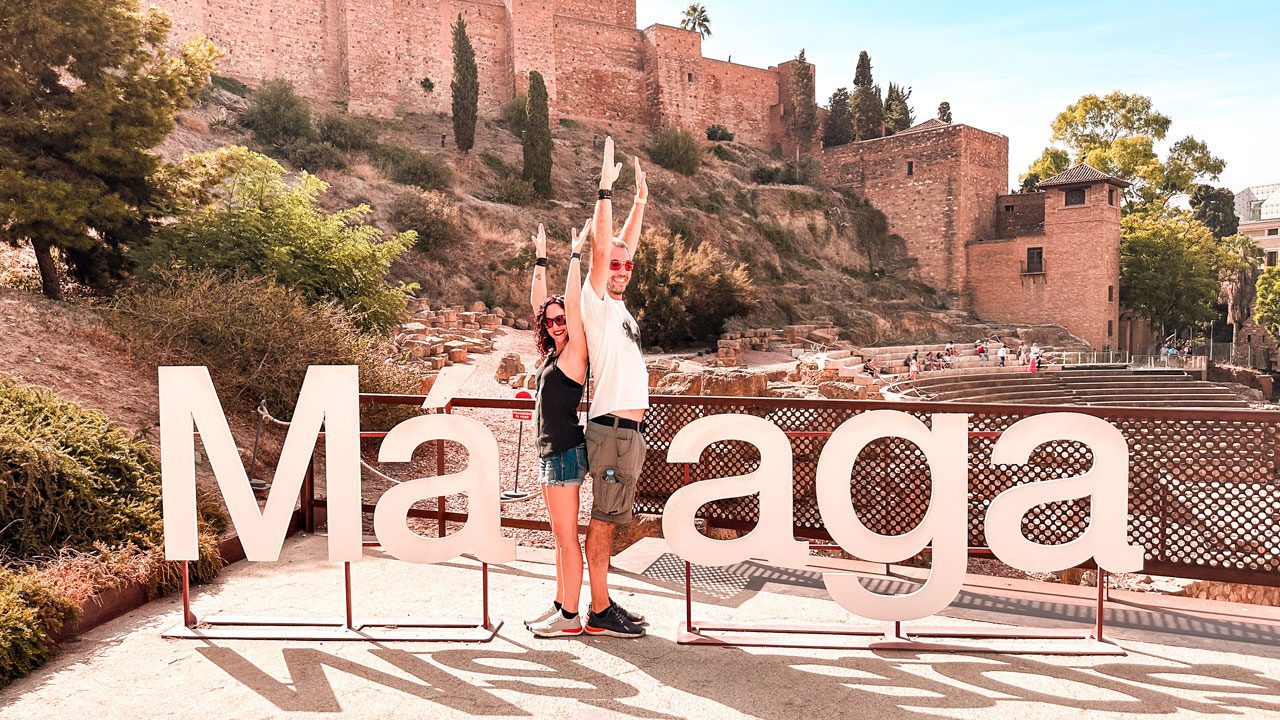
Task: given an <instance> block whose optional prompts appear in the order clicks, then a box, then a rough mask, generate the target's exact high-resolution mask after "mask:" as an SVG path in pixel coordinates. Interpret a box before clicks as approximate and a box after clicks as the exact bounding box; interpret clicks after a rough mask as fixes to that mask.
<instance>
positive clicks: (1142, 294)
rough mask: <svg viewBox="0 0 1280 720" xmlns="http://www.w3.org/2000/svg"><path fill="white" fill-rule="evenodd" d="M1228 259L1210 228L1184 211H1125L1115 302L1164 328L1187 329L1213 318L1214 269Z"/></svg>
mask: <svg viewBox="0 0 1280 720" xmlns="http://www.w3.org/2000/svg"><path fill="white" fill-rule="evenodd" d="M1228 262H1229V260H1228V258H1227V257H1226V252H1225V249H1224V248H1223V247H1222V246H1221V245H1219V244H1218V243H1217V241H1216V239H1215V238H1214V237H1213V233H1212V232H1210V231H1209V228H1207V227H1205V226H1204V225H1203V224H1201V223H1200V222H1197V221H1196V220H1195V219H1194V218H1192V217H1191V216H1190V214H1188V213H1183V212H1168V211H1149V212H1131V213H1128V214H1126V215H1125V216H1124V218H1123V219H1122V220H1121V240H1120V302H1121V304H1122V305H1124V306H1125V307H1127V308H1130V309H1132V310H1135V311H1137V312H1139V313H1140V314H1142V315H1144V316H1145V317H1147V318H1149V319H1150V320H1151V321H1153V322H1155V323H1157V324H1158V325H1160V326H1161V327H1162V329H1163V330H1164V331H1166V332H1167V331H1170V330H1173V331H1181V330H1188V329H1191V328H1193V327H1195V326H1196V325H1199V324H1201V323H1205V322H1208V321H1209V320H1212V319H1213V318H1214V317H1215V316H1216V313H1215V311H1214V303H1215V302H1216V301H1217V299H1218V290H1219V272H1220V271H1221V269H1222V268H1223V267H1224V266H1225V265H1226V264H1227V263H1228Z"/></svg>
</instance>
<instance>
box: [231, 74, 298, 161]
mask: <svg viewBox="0 0 1280 720" xmlns="http://www.w3.org/2000/svg"><path fill="white" fill-rule="evenodd" d="M240 122H241V123H242V124H244V126H245V127H247V128H249V129H250V130H252V131H253V137H254V139H255V140H257V141H258V142H260V143H262V144H263V145H274V146H277V147H279V146H283V145H285V144H286V143H288V142H289V141H290V140H294V139H295V138H312V137H315V130H314V129H313V128H312V127H311V111H310V110H309V109H307V103H306V101H305V100H303V99H302V98H301V97H299V96H298V94H297V93H295V92H294V91H293V85H291V84H289V81H287V80H279V79H277V80H267V81H266V82H264V83H262V85H260V86H259V87H258V89H257V90H254V91H253V94H252V95H250V96H249V107H248V109H246V110H245V111H244V115H242V116H241V118H240Z"/></svg>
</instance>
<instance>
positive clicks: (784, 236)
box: [756, 222, 797, 256]
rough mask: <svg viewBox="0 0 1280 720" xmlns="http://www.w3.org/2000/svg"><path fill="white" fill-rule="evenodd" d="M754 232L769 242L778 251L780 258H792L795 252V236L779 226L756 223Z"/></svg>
mask: <svg viewBox="0 0 1280 720" xmlns="http://www.w3.org/2000/svg"><path fill="white" fill-rule="evenodd" d="M756 231H757V232H759V233H760V235H761V237H763V238H764V239H765V240H768V241H769V244H770V245H772V246H773V248H774V250H777V251H778V255H780V256H794V255H795V254H796V252H797V248H796V234H795V233H794V232H792V231H790V230H788V229H786V228H784V227H782V226H781V225H777V224H775V223H767V222H757V223H756Z"/></svg>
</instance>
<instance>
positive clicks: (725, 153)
mask: <svg viewBox="0 0 1280 720" xmlns="http://www.w3.org/2000/svg"><path fill="white" fill-rule="evenodd" d="M711 154H712V155H715V156H716V157H718V158H720V159H721V160H723V161H725V162H728V163H736V164H741V163H742V156H741V155H739V154H738V153H737V151H735V150H734V149H733V148H731V147H729V146H728V145H715V146H713V147H712V148H711Z"/></svg>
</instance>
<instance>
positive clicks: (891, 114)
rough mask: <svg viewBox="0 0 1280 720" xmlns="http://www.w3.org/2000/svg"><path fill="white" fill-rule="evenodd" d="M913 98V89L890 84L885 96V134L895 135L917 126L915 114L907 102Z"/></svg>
mask: <svg viewBox="0 0 1280 720" xmlns="http://www.w3.org/2000/svg"><path fill="white" fill-rule="evenodd" d="M910 97H911V88H905V89H904V88H903V87H902V86H901V85H898V84H896V83H889V89H888V90H887V91H885V94H884V134H885V135H893V134H894V133H900V132H902V131H903V130H906V129H907V128H909V127H911V126H912V125H914V124H915V121H916V120H915V113H913V112H912V111H911V106H910V105H908V104H907V100H908V99H909V98H910Z"/></svg>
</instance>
